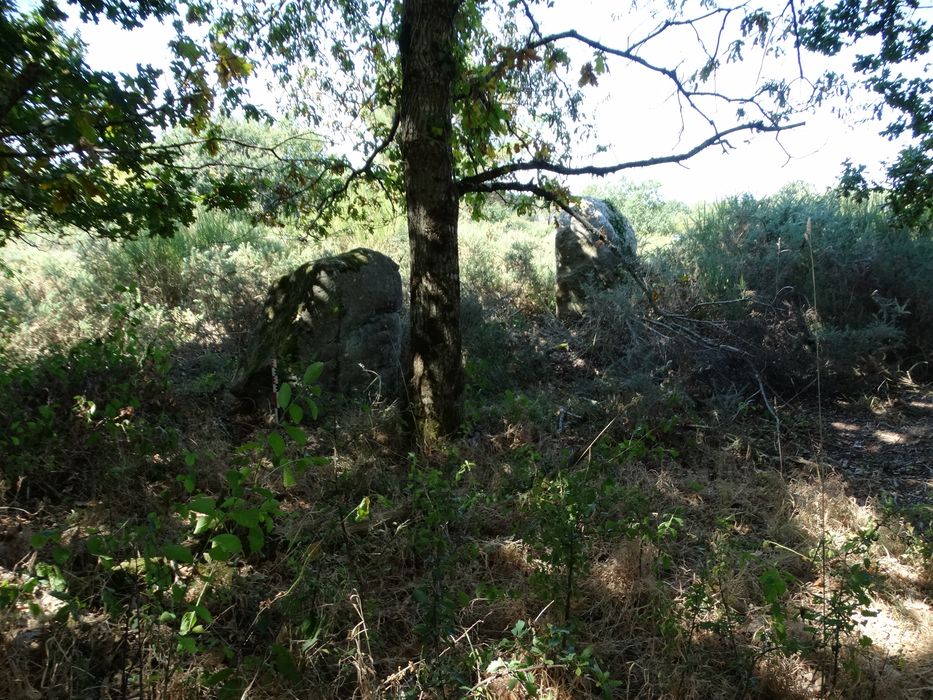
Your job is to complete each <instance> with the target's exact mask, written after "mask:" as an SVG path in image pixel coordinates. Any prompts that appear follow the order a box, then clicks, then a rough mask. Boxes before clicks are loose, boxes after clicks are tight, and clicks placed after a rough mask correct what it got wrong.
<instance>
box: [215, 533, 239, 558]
mask: <svg viewBox="0 0 933 700" xmlns="http://www.w3.org/2000/svg"><path fill="white" fill-rule="evenodd" d="M242 551H243V543H242V542H241V541H240V538H239V537H237V536H236V535H234V534H233V533H230V532H225V533H223V534H220V535H217V536H215V537H214V538H212V539H211V557H213V558H214V559H217V560H218V561H226V560H227V559H229V558H230V557H232V556H233V555H235V554H239V553H240V552H242Z"/></svg>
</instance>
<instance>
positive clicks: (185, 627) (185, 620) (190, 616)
mask: <svg viewBox="0 0 933 700" xmlns="http://www.w3.org/2000/svg"><path fill="white" fill-rule="evenodd" d="M197 622H198V616H197V613H195V611H194V610H189V611H188V612H186V613H185V614H184V615H182V616H181V625H180V626H179V628H178V634H180V635H181V636H182V637H184V636H186V635H187V634H188V633H189V632H191V630H192V629H193V628H194V626H195V625H196V624H197Z"/></svg>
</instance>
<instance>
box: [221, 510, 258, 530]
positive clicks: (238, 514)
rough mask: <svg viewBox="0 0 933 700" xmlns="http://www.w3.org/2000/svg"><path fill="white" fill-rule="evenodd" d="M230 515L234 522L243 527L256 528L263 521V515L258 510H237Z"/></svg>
mask: <svg viewBox="0 0 933 700" xmlns="http://www.w3.org/2000/svg"><path fill="white" fill-rule="evenodd" d="M228 515H229V517H230V519H231V520H232V521H233V522H235V523H236V524H237V525H242V526H243V527H256V526H257V525H259V521H260V520H261V519H262V513H260V512H259V509H258V508H246V509H245V510H235V511H233V512H231V513H229V514H228Z"/></svg>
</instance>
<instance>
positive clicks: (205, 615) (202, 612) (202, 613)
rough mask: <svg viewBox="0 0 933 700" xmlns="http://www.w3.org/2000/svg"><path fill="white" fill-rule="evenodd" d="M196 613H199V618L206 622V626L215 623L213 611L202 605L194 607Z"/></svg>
mask: <svg viewBox="0 0 933 700" xmlns="http://www.w3.org/2000/svg"><path fill="white" fill-rule="evenodd" d="M194 611H195V612H196V613H197V615H198V617H199V618H201V620H202V621H203V622H204V624H205V625H209V624H211V623H212V622H213V621H214V616H213V615H211V611H210V610H208V609H207V608H206V607H205V606H204V605H201V604H200V603H199V604H197V605H195V606H194Z"/></svg>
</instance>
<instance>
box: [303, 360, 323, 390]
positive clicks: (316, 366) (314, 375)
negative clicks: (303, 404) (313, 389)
mask: <svg viewBox="0 0 933 700" xmlns="http://www.w3.org/2000/svg"><path fill="white" fill-rule="evenodd" d="M323 371H324V363H323V362H315V363H313V364H311V365H308V369H306V370H305V374H304V376H303V377H302V378H301V383H302V384H304V385H305V386H308V385H309V384H313V383H314V382H316V381H317V380H318V378H319V377H320V376H321V372H323Z"/></svg>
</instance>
